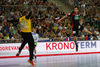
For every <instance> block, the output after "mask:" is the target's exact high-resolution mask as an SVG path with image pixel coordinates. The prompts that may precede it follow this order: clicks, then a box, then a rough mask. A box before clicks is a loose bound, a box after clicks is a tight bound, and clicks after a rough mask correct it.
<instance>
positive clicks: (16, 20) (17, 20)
mask: <svg viewBox="0 0 100 67" xmlns="http://www.w3.org/2000/svg"><path fill="white" fill-rule="evenodd" d="M5 21H6V20H5ZM7 22H12V23H13V22H19V19H14V20H7Z"/></svg>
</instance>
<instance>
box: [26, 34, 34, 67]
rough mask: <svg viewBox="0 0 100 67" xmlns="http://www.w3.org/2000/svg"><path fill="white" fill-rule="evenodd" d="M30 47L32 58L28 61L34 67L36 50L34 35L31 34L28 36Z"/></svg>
mask: <svg viewBox="0 0 100 67" xmlns="http://www.w3.org/2000/svg"><path fill="white" fill-rule="evenodd" d="M27 40H28V45H29V54H30V58H29V60H28V62H29V63H30V64H31V65H33V66H34V63H33V50H34V39H33V37H32V34H31V33H29V34H28V38H27Z"/></svg>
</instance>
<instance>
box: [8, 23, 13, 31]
mask: <svg viewBox="0 0 100 67" xmlns="http://www.w3.org/2000/svg"><path fill="white" fill-rule="evenodd" d="M13 29H14V27H13V24H12V23H11V24H10V27H9V30H10V31H11V30H13Z"/></svg>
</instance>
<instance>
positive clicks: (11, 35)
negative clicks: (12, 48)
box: [9, 30, 14, 39]
mask: <svg viewBox="0 0 100 67" xmlns="http://www.w3.org/2000/svg"><path fill="white" fill-rule="evenodd" d="M13 35H14V34H13V32H12V30H11V31H10V34H9V37H10V39H11V38H12V37H13Z"/></svg>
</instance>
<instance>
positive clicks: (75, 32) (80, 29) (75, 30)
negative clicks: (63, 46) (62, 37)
mask: <svg viewBox="0 0 100 67" xmlns="http://www.w3.org/2000/svg"><path fill="white" fill-rule="evenodd" d="M83 29H84V28H83V26H81V25H79V26H74V27H73V29H72V30H73V36H78V32H79V31H83Z"/></svg>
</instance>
